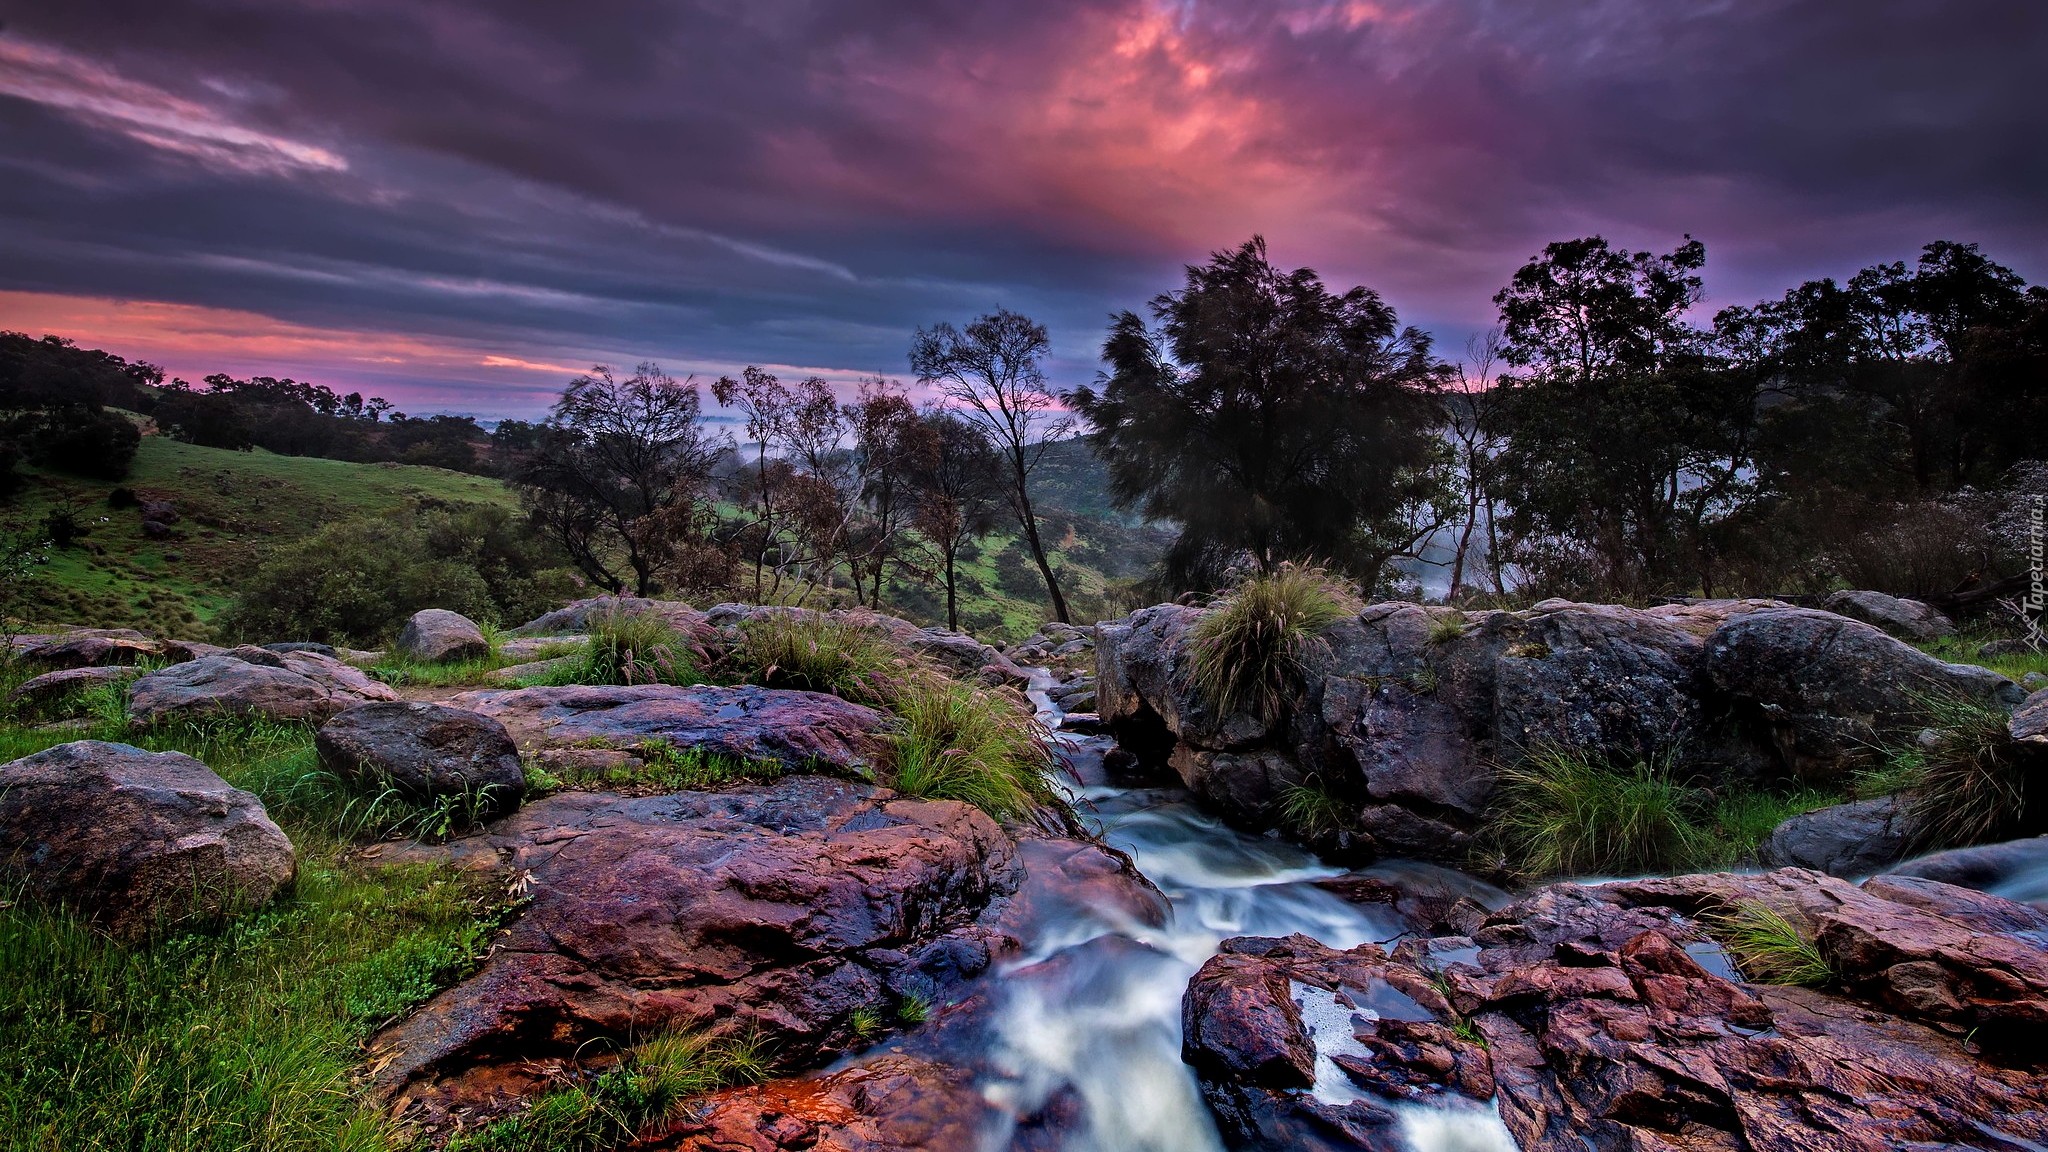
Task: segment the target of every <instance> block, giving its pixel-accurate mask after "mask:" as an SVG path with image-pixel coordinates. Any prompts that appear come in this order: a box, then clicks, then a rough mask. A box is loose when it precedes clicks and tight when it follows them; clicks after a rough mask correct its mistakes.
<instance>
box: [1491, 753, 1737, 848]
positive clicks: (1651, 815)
mask: <svg viewBox="0 0 2048 1152" xmlns="http://www.w3.org/2000/svg"><path fill="white" fill-rule="evenodd" d="M1501 785H1502V789H1501V798H1500V804H1499V821H1498V827H1499V828H1500V830H1501V835H1502V838H1503V839H1504V840H1505V841H1506V843H1507V845H1508V848H1509V851H1510V854H1511V857H1513V858H1515V859H1517V860H1519V862H1520V866H1521V867H1522V868H1523V869H1524V870H1525V871H1527V872H1530V873H1532V874H1535V875H1546V876H1547V875H1567V876H1576V875H1589V874H1596V873H1598V874H1609V873H1639V872H1654V871H1661V870H1664V869H1667V868H1671V867H1677V866H1683V865H1684V864H1685V863H1687V862H1689V861H1691V860H1693V859H1695V858H1696V857H1697V856H1699V855H1700V849H1701V847H1702V845H1701V843H1700V832H1699V828H1698V825H1697V824H1696V823H1695V821H1694V819H1693V811H1692V809H1693V807H1694V805H1695V804H1696V799H1695V797H1694V796H1693V795H1692V793H1691V790H1690V789H1688V788H1686V787H1685V786H1684V785H1682V784H1680V783H1679V782H1678V781H1676V780H1674V779H1673V778H1672V776H1671V770H1670V762H1669V760H1668V759H1665V758H1648V759H1642V760H1637V761H1635V762H1634V763H1632V764H1626V765H1612V766H1610V765H1607V764H1602V763H1599V762H1597V761H1595V760H1593V759H1591V758H1589V757H1587V756H1586V755H1584V754H1582V753H1579V752H1577V751H1574V750H1570V749H1565V748H1558V747H1551V746H1546V747H1541V748H1536V749H1532V750H1530V751H1529V752H1528V753H1527V754H1526V755H1525V756H1524V757H1523V758H1522V760H1521V762H1520V763H1519V764H1517V765H1516V766H1515V767H1513V768H1511V769H1509V770H1507V771H1505V772H1503V773H1501Z"/></svg>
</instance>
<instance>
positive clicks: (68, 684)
mask: <svg viewBox="0 0 2048 1152" xmlns="http://www.w3.org/2000/svg"><path fill="white" fill-rule="evenodd" d="M137 675H139V673H138V672H137V671H136V670H135V669H134V668H130V667H123V666H120V665H110V666H107V667H104V668H61V669H58V670H57V671H55V672H45V673H43V674H42V675H41V676H33V677H30V678H29V679H27V680H24V681H22V682H21V683H20V684H18V685H16V686H15V689H14V691H13V692H10V693H8V699H10V700H26V701H33V702H36V703H43V702H47V701H51V700H58V699H62V698H63V697H65V696H69V695H70V694H71V693H73V692H76V691H79V690H81V689H84V688H91V687H95V686H97V685H100V684H119V683H122V682H124V681H127V680H132V679H134V678H135V677H136V676H137Z"/></svg>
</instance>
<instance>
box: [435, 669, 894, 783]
mask: <svg viewBox="0 0 2048 1152" xmlns="http://www.w3.org/2000/svg"><path fill="white" fill-rule="evenodd" d="M449 704H451V705H452V706H454V707H456V708H461V709H465V710H468V711H471V712H476V713H480V714H482V715H484V716H489V717H491V718H493V719H495V720H497V721H499V722H500V723H502V724H504V726H505V727H506V728H507V729H508V730H510V732H511V733H512V738H513V739H514V740H516V741H518V743H519V744H520V746H521V747H525V748H568V747H571V746H574V745H586V746H587V745H592V744H598V745H608V746H610V747H612V748H617V749H626V750H631V749H636V748H639V747H640V746H641V745H643V744H647V743H650V742H654V741H660V742H663V743H666V744H667V745H669V746H670V747H672V748H677V749H686V748H696V749H702V750H703V751H704V752H706V753H708V754H711V755H716V756H730V757H733V758H735V759H739V760H748V761H757V762H760V761H772V762H775V763H778V764H781V765H783V766H784V767H785V768H788V769H791V770H793V771H805V770H815V769H817V768H831V769H835V770H839V771H846V772H854V773H863V772H866V771H867V770H868V768H869V766H870V764H871V763H872V761H873V757H874V755H875V752H876V751H877V749H878V747H879V744H878V741H879V739H880V737H881V736H882V735H883V734H884V733H886V732H889V731H892V730H894V728H895V726H896V721H895V720H894V719H893V718H891V717H889V716H886V715H884V714H882V713H880V712H877V711H875V710H874V709H872V708H864V707H862V706H861V705H858V704H851V703H848V702H847V701H845V700H841V699H840V698H839V697H837V696H827V695H825V694H824V693H820V692H796V691H788V690H782V689H773V688H756V687H752V686H749V685H743V686H740V687H737V688H721V687H715V686H711V685H697V686H694V687H689V688H678V687H674V686H671V685H667V684H635V685H630V686H624V687H614V686H603V685H583V684H573V685H568V686H566V687H560V688H510V689H505V688H496V689H483V690H480V691H475V692H465V693H463V694H461V695H459V696H457V697H455V698H454V699H453V700H450V701H449Z"/></svg>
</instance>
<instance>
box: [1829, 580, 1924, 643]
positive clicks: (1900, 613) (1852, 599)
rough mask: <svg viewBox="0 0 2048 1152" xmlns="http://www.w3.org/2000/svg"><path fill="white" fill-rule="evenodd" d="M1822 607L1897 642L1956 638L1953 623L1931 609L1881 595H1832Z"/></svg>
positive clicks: (1919, 603) (1856, 593) (1875, 593)
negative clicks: (1876, 629)
mask: <svg viewBox="0 0 2048 1152" xmlns="http://www.w3.org/2000/svg"><path fill="white" fill-rule="evenodd" d="M1823 607H1825V608H1826V609H1827V610H1828V611H1830V612H1833V613H1835V614H1836V615H1838V616H1847V617H1848V618H1849V619H1851V620H1861V621H1863V622H1864V623H1865V624H1869V625H1871V626H1873V627H1876V628H1881V629H1883V630H1884V631H1886V632H1888V633H1890V634H1891V635H1893V636H1897V637H1898V638H1899V639H1901V640H1920V641H1927V640H1939V639H1942V638H1943V637H1946V636H1953V635H1955V634H1956V625H1955V621H1953V620H1950V619H1949V618H1948V617H1946V616H1943V615H1942V614H1941V613H1940V612H1937V611H1935V610H1934V608H1933V607H1932V606H1931V605H1928V604H1926V603H1923V602H1921V601H1919V600H1902V599H1900V598H1899V597H1897V596H1887V595H1885V594H1884V593H1882V592H1850V591H1842V592H1836V593H1834V594H1832V595H1830V596H1829V597H1828V598H1827V601H1826V603H1825V604H1824V605H1823Z"/></svg>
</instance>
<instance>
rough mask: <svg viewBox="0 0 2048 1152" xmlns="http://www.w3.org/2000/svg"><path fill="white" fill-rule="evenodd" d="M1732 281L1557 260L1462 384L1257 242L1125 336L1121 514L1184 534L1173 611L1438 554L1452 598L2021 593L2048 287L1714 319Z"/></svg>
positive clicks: (1117, 372) (1935, 275)
mask: <svg viewBox="0 0 2048 1152" xmlns="http://www.w3.org/2000/svg"><path fill="white" fill-rule="evenodd" d="M1705 261H1706V249H1705V247H1704V245H1702V244H1701V243H1699V242H1698V241H1695V240H1693V239H1691V238H1690V237H1688V238H1686V241H1685V243H1683V244H1681V245H1680V246H1679V247H1677V248H1676V249H1674V250H1673V251H1671V252H1669V253H1665V254H1656V253H1651V252H1631V251H1627V250H1625V249H1620V248H1616V247H1613V246H1611V245H1609V244H1608V242H1607V241H1606V240H1604V239H1602V238H1600V237H1597V236H1596V237H1589V238H1585V239H1579V240H1571V241H1564V242H1560V243H1556V244H1552V245H1550V246H1549V247H1547V248H1546V249H1545V250H1544V251H1543V253H1542V254H1541V255H1539V256H1537V257H1536V258H1534V259H1532V260H1531V261H1530V262H1529V263H1528V264H1526V265H1525V266H1523V267H1522V268H1521V269H1520V270H1518V271H1517V272H1516V273H1515V275H1514V276H1513V278H1512V279H1511V280H1510V282H1509V283H1508V285H1507V286H1506V287H1504V288H1503V289H1502V290H1501V291H1500V292H1499V293H1498V294H1497V295H1496V296H1495V297H1494V302H1495V304H1496V305H1497V307H1498V308H1499V326H1498V328H1497V329H1496V330H1495V331H1494V332H1493V333H1491V334H1490V335H1489V336H1488V337H1487V338H1485V339H1482V340H1479V341H1475V342H1474V344H1473V346H1472V347H1471V348H1470V349H1469V350H1468V356H1467V360H1466V363H1465V364H1463V365H1460V366H1455V367H1454V366H1450V365H1447V364H1445V363H1444V362H1443V361H1441V360H1440V359H1438V358H1437V357H1436V356H1435V354H1434V353H1433V351H1432V348H1431V345H1430V341H1429V338H1428V337H1427V335H1426V334H1423V333H1421V332H1418V331H1415V330H1414V329H1412V328H1403V327H1401V326H1400V325H1399V323H1398V320H1397V318H1396V316H1395V313H1394V311H1393V309H1392V308H1391V307H1390V306H1388V305H1387V304H1386V303H1385V302H1384V301H1382V300H1381V299H1380V297H1379V296H1378V295H1376V294H1375V293H1373V292H1371V291H1370V290H1369V289H1365V288H1352V289H1350V290H1348V291H1345V292H1343V293H1335V292H1332V291H1330V290H1329V289H1327V288H1325V287H1324V285H1323V283H1322V282H1321V280H1320V279H1319V278H1318V277H1317V276H1316V274H1315V273H1314V272H1313V271H1310V270H1308V269H1297V270H1295V271H1292V272H1286V271H1283V270H1281V269H1279V268H1276V267H1274V266H1273V265H1272V264H1271V263H1270V262H1269V261H1268V258H1267V254H1266V249H1265V245H1264V242H1263V241H1262V240H1260V239H1258V238H1256V237H1255V238H1254V239H1253V240H1252V241H1251V242H1250V243H1248V244H1246V245H1244V246H1242V247H1240V248H1238V249H1235V250H1232V251H1227V252H1219V253H1216V254H1215V255H1214V256H1213V257H1212V258H1211V260H1210V261H1209V263H1208V264H1206V265H1201V266H1193V267H1190V268H1188V269H1187V276H1186V282H1185V285H1184V286H1183V287H1182V288H1181V289H1180V290H1179V291H1176V292H1170V293H1166V294H1164V295H1161V296H1159V297H1157V298H1155V299H1154V300H1153V301H1152V302H1151V305H1150V312H1151V320H1152V322H1153V323H1152V324H1149V325H1148V323H1147V322H1146V320H1145V319H1143V318H1141V317H1139V316H1138V315H1137V314H1136V313H1133V312H1124V313H1120V314H1118V315H1117V316H1116V317H1115V318H1114V319H1113V321H1112V323H1111V326H1110V330H1109V335H1108V338H1107V339H1106V341H1105V342H1104V345H1103V360H1104V361H1105V363H1106V364H1107V366H1108V367H1107V370H1106V371H1104V372H1103V373H1102V374H1101V376H1100V378H1099V379H1098V381H1097V382H1096V384H1095V386H1093V387H1089V388H1082V389H1079V390H1077V391H1076V392H1074V393H1073V394H1072V401H1073V403H1074V406H1075V407H1076V408H1077V409H1078V411H1079V412H1080V413H1081V414H1082V415H1084V416H1085V417H1086V418H1087V419H1088V420H1089V421H1090V422H1091V423H1092V424H1093V425H1094V426H1095V427H1096V428H1097V429H1098V430H1099V437H1100V443H1101V444H1102V445H1103V446H1104V447H1105V448H1106V449H1107V465H1108V468H1109V470H1110V474H1111V476H1112V480H1113V493H1112V494H1113V495H1114V496H1115V498H1116V499H1117V500H1118V501H1119V502H1120V503H1121V504H1122V505H1123V506H1125V507H1130V508H1136V509H1139V510H1142V511H1143V512H1144V513H1145V514H1146V515H1148V516H1152V517H1155V518H1157V519H1160V520H1165V521H1170V522H1172V523H1174V524H1176V525H1177V526H1178V528H1179V531H1180V537H1179V542H1178V543H1177V544H1176V545H1175V547H1174V548H1173V550H1172V552H1171V554H1170V555H1169V557H1168V566H1167V571H1166V573H1165V576H1166V578H1167V579H1166V583H1167V586H1168V589H1169V590H1171V589H1176V588H1177V589H1199V588H1203V587H1207V586H1211V585H1213V583H1214V582H1216V581H1218V580H1220V579H1222V578H1223V576H1224V574H1225V573H1226V572H1227V571H1229V570H1230V569H1232V568H1251V567H1256V568H1259V569H1270V568H1272V567H1273V566H1274V565H1276V564H1278V563H1279V562H1281V561H1283V560H1308V561H1311V562H1315V563H1319V564H1324V565H1327V566H1330V567H1333V568H1335V569H1337V570H1340V571H1343V572H1345V573H1348V574H1350V575H1352V576H1354V577H1356V578H1357V579H1358V580H1360V581H1361V582H1362V583H1364V584H1365V585H1366V586H1368V587H1373V586H1375V585H1381V584H1383V582H1384V581H1385V578H1386V577H1387V576H1388V575H1389V568H1388V566H1389V564H1390V563H1391V562H1393V561H1396V560H1400V559H1404V558H1405V559H1414V558H1417V557H1419V556H1420V555H1421V554H1422V552H1423V550H1424V548H1425V546H1433V547H1435V548H1437V549H1439V550H1445V551H1448V552H1449V554H1450V557H1451V560H1450V563H1451V583H1452V589H1451V593H1452V595H1453V596H1454V597H1457V596H1461V595H1466V594H1472V593H1477V592H1481V591H1485V592H1490V593H1492V594H1494V595H1496V596H1502V597H1505V596H1508V595H1511V594H1515V593H1521V594H1525V595H1528V594H1535V595H1544V594H1561V595H1571V596H1583V597H1593V598H1607V599H1628V600H1644V599H1649V598H1653V597H1658V596H1670V595H1686V594H1701V595H1709V596H1711V595H1724V594H1730V593H1767V592H1777V591H1791V592H1800V591H1818V590H1824V589H1826V588H1828V587H1830V586H1832V585H1835V584H1838V583H1841V582H1849V583H1854V584H1857V585H1859V586H1863V587H1881V588H1885V589H1887V590H1890V591H1895V592H1899V593H1902V594H1912V595H1923V596H1932V597H1935V598H1936V599H1938V600H1944V601H1945V602H1947V603H1950V604H1953V605H1956V606H1967V605H1968V604H1970V603H1972V602H1983V601H1985V600H1987V599H1989V598H1991V597H1993V596H1995V595H1996V594H1998V593H1999V592H2000V591H2001V590H2009V589H2010V587H2011V585H2012V579H2013V577H2012V574H2011V569H2012V568H2013V567H2014V563H2015V556H2014V548H2015V541H2014V539H2013V535H2014V534H2013V532H2012V531H2011V530H2010V527H2009V525H2008V526H2007V528H2006V529H2005V530H2003V531H2001V530H2000V528H1999V527H1998V524H1999V521H2000V517H2001V516H2004V517H2005V519H2007V520H2009V519H2010V504H2011V501H2010V500H2007V501H2003V502H2002V503H2001V501H2000V499H1999V498H1998V497H1996V496H1989V495H1986V493H1989V492H1992V491H1993V490H1997V489H2000V488H2001V487H2005V488H2012V487H2013V486H2015V485H2021V486H2024V485H2030V484H2031V485H2034V486H2036V487H2038V486H2039V485H2040V483H2041V478H2042V476H2043V474H2044V472H2048V469H2043V468H2042V467H2041V466H2040V465H2039V463H2038V462H2039V461H2041V460H2042V459H2043V458H2044V457H2048V291H2044V290H2043V289H2042V288H2040V287H2033V288H2029V287H2027V286H2026V285H2025V284H2024V282H2023V281H2022V280H2021V278H2020V277H2019V276H2017V275H2016V274H2014V273H2013V272H2012V271H2011V270H2009V269H2007V268H2004V267H2002V266H2001V265H1999V264H1997V263H1995V262H1994V261H1992V260H1990V259H1989V258H1988V257H1986V256H1984V255H1983V254H1982V253H1981V252H1980V251H1979V250H1978V248H1977V247H1976V246H1975V245H1968V244H1958V243H1952V242H1946V241H1943V242H1937V243H1934V244H1930V245H1928V246H1927V247H1926V248H1925V249H1924V250H1923V251H1922V253H1921V255H1920V257H1919V259H1918V261H1917V262H1916V263H1914V264H1911V265H1909V264H1907V263H1905V262H1895V263H1890V264H1881V265H1876V266H1873V267H1870V268H1866V269H1863V270H1862V271H1860V272H1858V273H1856V274H1855V275H1854V276H1852V277H1850V278H1849V280H1848V281H1847V282H1846V283H1837V282H1835V281H1834V280H1828V279H1823V280H1816V281H1811V282H1808V283H1806V284H1802V285H1800V286H1799V287H1797V288H1794V289H1792V290H1791V291H1789V292H1787V293H1786V294H1785V295H1784V297H1783V298H1782V299H1779V300H1770V301H1765V302H1763V303H1760V304H1757V305H1755V306H1751V307H1734V308H1726V309H1723V310H1721V311H1720V312H1718V313H1716V314H1715V315H1714V316H1713V317H1712V319H1711V321H1710V322H1707V323H1700V322H1698V321H1696V320H1695V319H1694V315H1695V313H1696V308H1697V306H1698V305H1699V303H1700V301H1701V297H1702V280H1701V277H1700V271H1701V269H1702V268H1703V267H1704V265H1705ZM1446 541H1448V543H1446ZM2001 573H2004V574H2005V576H2006V578H2005V579H2004V580H2002V581H2001V580H2000V579H1999V575H2000V574H2001Z"/></svg>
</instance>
